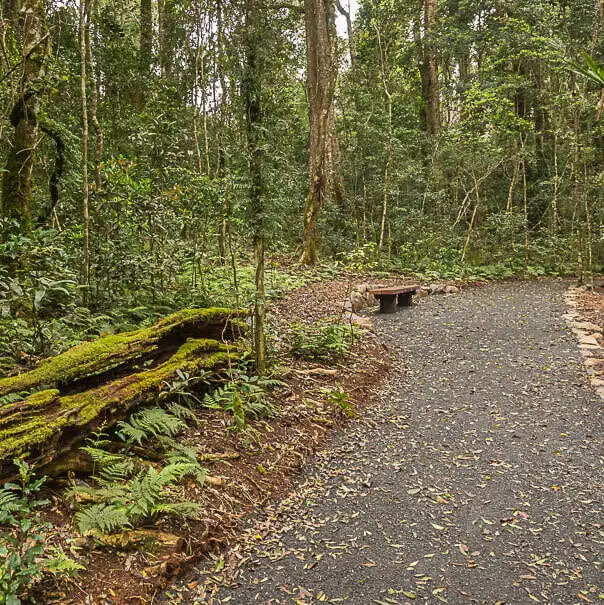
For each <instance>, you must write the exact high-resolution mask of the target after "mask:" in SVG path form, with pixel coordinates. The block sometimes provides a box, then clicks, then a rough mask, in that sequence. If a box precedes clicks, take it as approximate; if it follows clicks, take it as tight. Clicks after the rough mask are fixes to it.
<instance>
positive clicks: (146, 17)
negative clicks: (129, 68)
mask: <svg viewBox="0 0 604 605" xmlns="http://www.w3.org/2000/svg"><path fill="white" fill-rule="evenodd" d="M139 8H140V37H139V54H138V62H139V73H138V83H137V87H136V93H135V102H136V105H137V106H138V107H143V105H144V104H145V100H146V99H145V97H146V90H147V80H148V79H149V75H150V74H151V64H152V60H153V5H152V1H151V0H140V7H139Z"/></svg>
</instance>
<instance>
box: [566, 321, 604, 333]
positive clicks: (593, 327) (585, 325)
mask: <svg viewBox="0 0 604 605" xmlns="http://www.w3.org/2000/svg"><path fill="white" fill-rule="evenodd" d="M570 325H571V326H572V327H573V328H575V329H577V330H585V331H587V332H597V333H599V332H602V328H601V327H600V326H598V325H597V324H594V323H591V322H590V321H571V324H570Z"/></svg>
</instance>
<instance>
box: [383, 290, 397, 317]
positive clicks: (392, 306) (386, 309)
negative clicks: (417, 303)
mask: <svg viewBox="0 0 604 605" xmlns="http://www.w3.org/2000/svg"><path fill="white" fill-rule="evenodd" d="M380 313H396V294H392V295H390V296H385V295H382V296H380Z"/></svg>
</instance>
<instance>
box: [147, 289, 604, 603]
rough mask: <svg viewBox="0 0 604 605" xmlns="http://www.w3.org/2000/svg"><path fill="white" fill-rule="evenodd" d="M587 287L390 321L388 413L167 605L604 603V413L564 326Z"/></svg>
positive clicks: (427, 310) (517, 293)
mask: <svg viewBox="0 0 604 605" xmlns="http://www.w3.org/2000/svg"><path fill="white" fill-rule="evenodd" d="M569 285H571V284H570V283H569V282H565V281H560V280H549V279H547V280H540V281H532V282H506V283H497V284H491V285H489V286H487V287H485V288H481V289H470V290H467V291H464V292H463V293H462V294H460V295H456V296H444V297H436V296H435V297H429V298H425V299H422V300H421V301H420V302H419V305H417V306H415V307H413V308H410V309H404V310H402V311H400V312H399V313H397V314H395V315H386V316H377V317H376V325H377V330H378V335H379V337H380V339H381V340H382V341H383V342H384V343H385V344H386V346H387V347H388V349H389V351H390V353H391V357H392V370H391V374H390V380H389V381H388V384H387V385H384V387H383V391H382V394H381V398H380V404H379V405H376V406H374V407H372V408H369V409H367V411H366V414H364V416H363V417H362V419H360V420H359V421H357V422H354V423H350V424H348V425H347V426H345V427H343V428H342V429H341V430H340V431H338V433H337V435H335V436H334V438H333V441H332V443H331V444H330V447H329V449H328V450H325V451H323V452H322V453H320V454H319V455H318V456H316V457H315V458H314V459H313V460H312V461H311V462H310V463H309V464H308V465H306V466H305V467H304V468H303V469H302V471H301V473H300V475H299V481H298V482H297V483H296V484H294V485H293V486H292V489H290V491H289V495H288V496H287V497H286V498H285V499H283V500H281V501H277V502H271V503H269V504H268V505H267V506H265V507H264V508H263V509H262V510H259V511H258V513H257V514H256V515H255V516H252V517H249V518H248V519H247V522H246V527H245V529H244V530H243V531H242V532H241V535H240V536H239V541H238V543H236V544H235V545H234V546H233V547H232V548H231V549H229V550H224V551H222V553H220V554H216V555H215V558H214V559H213V561H212V562H211V563H210V564H208V562H205V563H204V564H203V565H200V566H198V567H197V569H196V571H195V572H194V573H191V574H190V575H189V576H188V578H187V579H186V581H185V582H181V583H178V584H176V585H175V586H173V587H172V588H171V589H169V590H168V591H166V593H165V594H164V595H163V596H162V597H161V598H159V599H158V602H161V603H170V604H172V605H177V604H180V603H204V604H207V605H220V604H226V603H229V604H231V605H233V604H236V605H251V604H253V603H258V604H264V605H278V604H296V605H309V604H312V603H321V602H325V603H347V604H351V605H366V604H370V603H377V604H378V605H385V604H389V605H403V604H405V605H407V604H415V603H420V602H421V603H431V604H439V603H449V604H453V605H457V604H465V603H473V604H489V605H506V604H507V605H522V604H525V603H526V604H532V603H544V604H545V603H552V604H556V605H573V604H575V603H578V604H583V603H596V602H601V600H602V599H603V598H604V579H603V578H604V573H603V572H604V524H603V523H604V521H603V520H604V466H603V459H602V452H603V451H604V449H603V446H604V414H603V412H604V404H603V402H602V400H601V399H600V398H599V397H598V396H597V394H596V392H595V390H594V389H593V388H591V386H590V384H589V377H588V375H587V374H586V372H585V370H584V367H583V363H582V359H581V356H580V355H579V352H578V349H577V343H576V339H575V336H574V335H573V334H572V333H571V331H570V330H569V329H568V327H567V326H566V324H565V322H564V319H563V314H564V313H565V311H566V309H565V303H564V292H565V290H566V289H567V287H568V286H569ZM592 312H593V315H592V320H594V321H596V320H597V319H598V317H600V319H601V315H598V314H599V313H601V306H600V304H599V303H597V304H594V305H593V309H592ZM364 365H365V366H366V367H369V363H368V362H367V363H364Z"/></svg>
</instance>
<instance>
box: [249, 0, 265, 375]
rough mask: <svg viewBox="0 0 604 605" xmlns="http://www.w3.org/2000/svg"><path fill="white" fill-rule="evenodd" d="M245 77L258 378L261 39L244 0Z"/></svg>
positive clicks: (252, 3)
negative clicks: (259, 51) (259, 48)
mask: <svg viewBox="0 0 604 605" xmlns="http://www.w3.org/2000/svg"><path fill="white" fill-rule="evenodd" d="M245 11H246V14H245V30H246V51H247V57H246V74H245V83H244V85H245V109H246V116H247V147H248V154H249V163H250V211H251V223H252V229H253V240H254V256H255V261H256V277H255V300H254V354H255V358H256V368H257V370H258V373H259V374H264V372H265V371H266V341H265V334H264V331H265V325H264V319H265V312H266V297H265V291H264V245H265V237H264V183H263V179H262V155H263V154H262V117H263V116H262V97H261V95H262V90H261V86H262V67H261V65H259V53H258V43H259V42H260V39H261V35H262V27H261V24H260V23H259V20H260V18H261V9H260V8H259V6H258V0H246V5H245Z"/></svg>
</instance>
